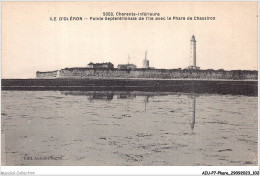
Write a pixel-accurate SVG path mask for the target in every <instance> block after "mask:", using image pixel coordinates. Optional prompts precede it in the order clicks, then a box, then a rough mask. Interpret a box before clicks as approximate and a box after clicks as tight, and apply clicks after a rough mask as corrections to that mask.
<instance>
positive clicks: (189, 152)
mask: <svg viewBox="0 0 260 176" xmlns="http://www.w3.org/2000/svg"><path fill="white" fill-rule="evenodd" d="M195 122H196V123H195ZM2 134H3V135H2V161H3V163H4V165H170V166H179V165H191V166H192V165H257V97H249V96H237V95H214V94H195V93H190V94H186V93H169V92H119V91H117V92H109V91H106V92H84V91H61V92H58V91H42V92H41V91H38V92H35V91H2Z"/></svg>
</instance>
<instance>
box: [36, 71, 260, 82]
mask: <svg viewBox="0 0 260 176" xmlns="http://www.w3.org/2000/svg"><path fill="white" fill-rule="evenodd" d="M58 77H59V78H158V79H233V80H257V71H246V70H245V71H241V70H233V71H224V70H187V69H184V70H181V69H171V70H167V69H135V70H120V69H93V68H66V69H62V70H60V74H59V76H58ZM37 78H57V71H54V72H37Z"/></svg>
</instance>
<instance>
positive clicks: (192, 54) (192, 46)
mask: <svg viewBox="0 0 260 176" xmlns="http://www.w3.org/2000/svg"><path fill="white" fill-rule="evenodd" d="M190 62H191V65H190V66H189V69H200V68H199V67H197V65H196V39H195V36H194V35H192V37H191V40H190Z"/></svg>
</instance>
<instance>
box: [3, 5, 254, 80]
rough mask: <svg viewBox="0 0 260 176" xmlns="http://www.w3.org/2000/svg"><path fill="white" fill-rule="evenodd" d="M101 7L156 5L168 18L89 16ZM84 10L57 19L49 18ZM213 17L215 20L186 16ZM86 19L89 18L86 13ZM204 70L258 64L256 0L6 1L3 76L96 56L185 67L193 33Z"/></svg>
mask: <svg viewBox="0 0 260 176" xmlns="http://www.w3.org/2000/svg"><path fill="white" fill-rule="evenodd" d="M103 12H113V13H114V14H116V12H122V13H128V12H136V13H138V12H150V13H160V16H162V17H166V16H169V17H173V16H178V17H185V18H186V20H179V21H176V20H166V21H155V20H153V21H90V20H89V18H90V17H102V16H103ZM71 16H73V17H82V18H83V20H82V21H59V20H58V21H51V20H50V17H58V18H59V17H71ZM189 16H190V17H194V16H202V17H204V16H210V17H215V18H216V19H215V20H212V21H205V20H204V21H202V20H201V21H198V20H187V17H189ZM84 18H88V19H86V20H85V19H84ZM193 34H194V35H195V37H196V40H197V50H196V51H197V66H199V67H200V68H201V69H226V70H236V69H241V70H257V69H258V66H257V62H258V60H257V2H2V78H35V76H36V71H52V70H59V69H63V68H66V67H85V66H87V64H88V63H90V62H94V63H96V62H112V63H113V64H114V66H115V67H116V66H117V65H118V64H126V63H128V55H129V56H130V60H129V62H130V63H133V64H135V65H137V67H142V61H143V59H144V57H145V51H146V50H147V58H148V60H149V61H150V66H151V67H155V68H165V69H174V68H186V67H188V66H189V65H190V39H191V36H192V35H193Z"/></svg>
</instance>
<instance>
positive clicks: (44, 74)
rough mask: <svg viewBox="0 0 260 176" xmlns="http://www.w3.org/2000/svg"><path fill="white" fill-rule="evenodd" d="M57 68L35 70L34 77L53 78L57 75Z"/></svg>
mask: <svg viewBox="0 0 260 176" xmlns="http://www.w3.org/2000/svg"><path fill="white" fill-rule="evenodd" d="M58 72H59V71H58V70H56V71H49V72H39V71H37V72H36V78H39V79H53V78H57V77H58Z"/></svg>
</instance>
